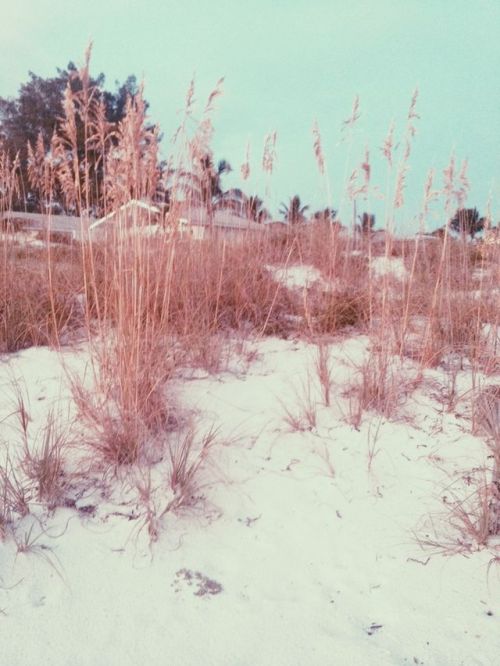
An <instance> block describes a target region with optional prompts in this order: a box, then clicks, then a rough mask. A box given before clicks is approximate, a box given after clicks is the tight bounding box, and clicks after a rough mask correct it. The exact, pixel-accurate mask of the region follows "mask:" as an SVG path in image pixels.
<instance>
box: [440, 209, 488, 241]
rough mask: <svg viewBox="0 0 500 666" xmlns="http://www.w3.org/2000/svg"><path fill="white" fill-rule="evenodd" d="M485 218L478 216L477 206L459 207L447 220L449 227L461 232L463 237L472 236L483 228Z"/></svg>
mask: <svg viewBox="0 0 500 666" xmlns="http://www.w3.org/2000/svg"><path fill="white" fill-rule="evenodd" d="M485 223H486V219H485V218H484V217H479V211H478V210H477V208H459V209H458V210H457V212H456V213H455V215H454V216H453V217H452V218H451V220H450V221H449V225H450V228H451V229H453V231H456V232H457V233H459V234H461V235H462V236H463V237H464V238H465V237H466V236H470V237H471V240H472V239H473V238H474V236H475V235H476V234H477V233H479V232H480V231H482V230H483V229H484V225H485Z"/></svg>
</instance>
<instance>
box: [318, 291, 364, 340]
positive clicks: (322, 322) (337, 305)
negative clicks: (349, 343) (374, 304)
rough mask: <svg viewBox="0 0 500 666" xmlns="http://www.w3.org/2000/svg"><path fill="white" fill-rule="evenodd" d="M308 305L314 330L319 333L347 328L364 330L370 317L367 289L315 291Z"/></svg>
mask: <svg viewBox="0 0 500 666" xmlns="http://www.w3.org/2000/svg"><path fill="white" fill-rule="evenodd" d="M308 305H309V308H310V315H311V319H312V322H313V323H312V327H313V330H314V331H315V332H316V333H318V334H323V333H335V332H337V331H341V330H342V329H345V328H356V329H357V330H364V329H365V328H366V327H367V325H368V322H369V318H370V302H369V294H368V291H367V289H356V288H355V287H354V288H349V287H346V288H345V289H342V290H340V291H320V292H318V291H316V292H315V291H313V293H312V294H311V296H310V297H309V299H308Z"/></svg>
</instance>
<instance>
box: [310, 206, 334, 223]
mask: <svg viewBox="0 0 500 666" xmlns="http://www.w3.org/2000/svg"><path fill="white" fill-rule="evenodd" d="M336 217H337V211H336V210H335V209H334V208H323V209H322V210H317V211H316V212H315V213H313V220H314V221H315V222H327V223H329V224H333V223H334V221H335V218H336Z"/></svg>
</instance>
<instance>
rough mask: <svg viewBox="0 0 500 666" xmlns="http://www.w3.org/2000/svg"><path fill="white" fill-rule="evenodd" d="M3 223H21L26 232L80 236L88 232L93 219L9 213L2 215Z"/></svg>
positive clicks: (0, 218)
mask: <svg viewBox="0 0 500 666" xmlns="http://www.w3.org/2000/svg"><path fill="white" fill-rule="evenodd" d="M0 220H1V221H7V222H9V221H10V222H20V223H21V224H22V226H23V229H24V230H26V231H32V230H36V231H44V230H47V229H49V230H50V231H51V232H55V233H67V234H68V233H69V234H73V235H75V234H80V232H81V230H82V226H83V230H84V231H86V230H87V229H88V228H89V225H90V224H91V222H92V219H91V218H82V217H76V216H73V215H46V214H43V213H23V212H18V211H7V212H5V213H3V214H1V215H0Z"/></svg>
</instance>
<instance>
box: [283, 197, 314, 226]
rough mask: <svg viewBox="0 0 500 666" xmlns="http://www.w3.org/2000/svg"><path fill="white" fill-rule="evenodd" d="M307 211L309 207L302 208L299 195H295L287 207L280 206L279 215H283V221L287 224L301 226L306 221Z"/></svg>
mask: <svg viewBox="0 0 500 666" xmlns="http://www.w3.org/2000/svg"><path fill="white" fill-rule="evenodd" d="M307 210H309V206H303V205H302V202H301V200H300V197H299V195H298V194H296V195H295V196H294V197H290V201H289V203H288V205H287V204H285V203H282V204H281V208H280V215H283V219H284V220H286V222H288V224H294V225H295V224H301V223H303V222H305V221H306V215H305V213H306V211H307Z"/></svg>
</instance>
